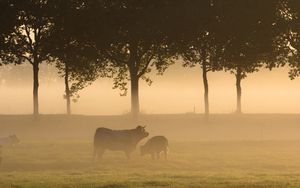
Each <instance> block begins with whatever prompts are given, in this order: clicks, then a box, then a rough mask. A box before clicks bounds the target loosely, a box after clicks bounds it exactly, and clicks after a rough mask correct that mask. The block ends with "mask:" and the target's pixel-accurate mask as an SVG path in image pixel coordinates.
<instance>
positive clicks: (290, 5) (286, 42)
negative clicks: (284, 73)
mask: <svg viewBox="0 0 300 188" xmlns="http://www.w3.org/2000/svg"><path fill="white" fill-rule="evenodd" d="M299 14H300V2H299V1H296V0H283V1H281V4H280V6H279V8H278V17H279V20H278V23H280V24H279V26H278V28H279V33H278V35H277V37H276V40H275V44H276V53H277V56H276V57H277V61H273V62H270V63H269V64H268V67H269V68H270V69H272V68H273V67H280V66H285V65H288V66H289V67H290V71H289V77H290V79H291V80H293V79H295V78H297V77H299V76H300V53H299V50H300V23H299V19H300V18H299Z"/></svg>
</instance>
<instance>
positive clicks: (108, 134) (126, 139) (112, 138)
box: [94, 126, 149, 160]
mask: <svg viewBox="0 0 300 188" xmlns="http://www.w3.org/2000/svg"><path fill="white" fill-rule="evenodd" d="M148 135H149V133H148V132H146V131H145V127H142V126H137V127H136V128H135V129H129V130H112V129H108V128H103V127H100V128H97V130H96V133H95V136H94V160H97V159H102V156H103V153H104V152H105V150H112V151H124V153H125V155H126V157H127V159H130V154H131V153H132V152H133V151H134V150H135V148H136V145H137V144H138V142H139V141H141V140H142V139H143V138H146V137H147V136H148Z"/></svg>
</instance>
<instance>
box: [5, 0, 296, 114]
mask: <svg viewBox="0 0 300 188" xmlns="http://www.w3.org/2000/svg"><path fill="white" fill-rule="evenodd" d="M0 9H1V11H0V21H1V24H0V55H1V56H0V57H1V62H2V64H8V63H15V64H21V63H24V62H29V63H30V64H31V65H32V68H33V107H34V108H33V109H34V112H33V113H34V115H38V114H39V105H38V87H39V78H38V76H39V65H40V64H41V63H44V62H48V63H55V65H56V67H57V68H58V70H59V73H60V74H61V75H62V76H63V77H64V80H65V97H66V101H67V112H68V113H71V108H70V103H71V98H72V97H76V96H77V92H78V91H79V90H81V89H83V88H84V87H86V86H87V85H89V84H91V83H92V82H93V81H94V80H96V79H97V78H99V77H111V78H113V80H114V88H119V89H121V91H122V94H124V95H125V94H126V93H127V83H128V82H130V89H131V91H130V92H131V111H132V114H133V115H134V117H137V115H138V114H139V111H140V110H139V81H140V80H141V79H142V80H145V81H146V82H147V83H149V84H151V83H152V81H151V78H149V77H148V73H149V72H151V71H152V70H157V72H158V73H159V74H163V72H164V71H165V70H166V69H167V68H168V67H169V66H170V65H171V64H173V63H175V62H180V61H176V60H177V59H179V58H180V59H183V60H184V61H183V62H184V63H183V66H185V67H194V66H196V65H200V67H201V69H202V77H203V83H204V101H205V114H206V115H208V114H209V98H208V92H209V86H208V72H210V71H221V70H224V71H229V72H231V73H232V74H234V75H235V77H236V87H237V112H238V113H241V81H242V80H243V79H244V78H246V76H247V74H249V73H252V72H255V71H258V70H259V69H260V68H261V67H263V66H265V67H268V68H270V69H271V68H273V67H278V66H284V65H286V64H288V65H289V66H290V67H291V71H290V74H289V75H290V77H291V78H292V79H293V78H295V77H297V76H299V74H300V63H299V59H300V56H299V53H298V50H299V48H300V40H299V39H300V33H299V29H300V22H299V13H300V2H299V1H298V0H263V1H261V0H243V1H240V0H201V1H196V0H151V1H150V0H97V1H94V0H64V1H61V0H51V1H50V0H26V1H19V0H0Z"/></svg>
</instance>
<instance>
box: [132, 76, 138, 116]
mask: <svg viewBox="0 0 300 188" xmlns="http://www.w3.org/2000/svg"><path fill="white" fill-rule="evenodd" d="M130 77H131V82H130V83H131V114H132V115H133V118H134V120H137V119H138V116H139V113H140V102H139V78H138V76H137V75H130Z"/></svg>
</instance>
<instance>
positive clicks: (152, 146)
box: [140, 136, 169, 159]
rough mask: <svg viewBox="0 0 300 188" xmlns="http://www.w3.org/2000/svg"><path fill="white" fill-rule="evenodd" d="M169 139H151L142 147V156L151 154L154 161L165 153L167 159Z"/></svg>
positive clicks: (160, 137)
mask: <svg viewBox="0 0 300 188" xmlns="http://www.w3.org/2000/svg"><path fill="white" fill-rule="evenodd" d="M168 145H169V144H168V139H167V138H166V137H164V136H154V137H152V138H150V139H149V140H148V141H147V142H146V144H144V145H142V146H141V147H140V149H141V156H144V155H146V154H150V155H151V157H152V159H155V155H156V158H157V159H159V158H160V153H161V152H162V151H163V152H164V153H165V158H167V151H168Z"/></svg>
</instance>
